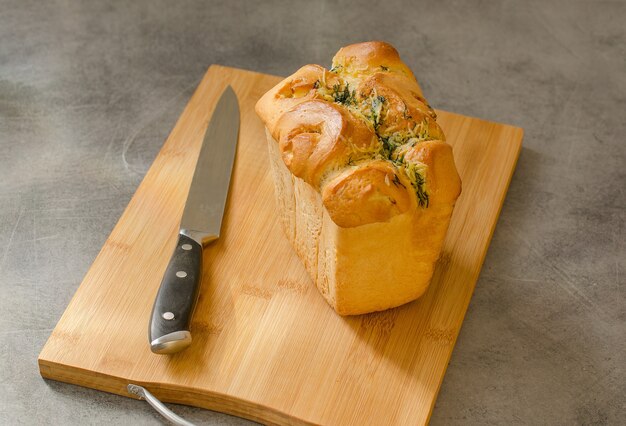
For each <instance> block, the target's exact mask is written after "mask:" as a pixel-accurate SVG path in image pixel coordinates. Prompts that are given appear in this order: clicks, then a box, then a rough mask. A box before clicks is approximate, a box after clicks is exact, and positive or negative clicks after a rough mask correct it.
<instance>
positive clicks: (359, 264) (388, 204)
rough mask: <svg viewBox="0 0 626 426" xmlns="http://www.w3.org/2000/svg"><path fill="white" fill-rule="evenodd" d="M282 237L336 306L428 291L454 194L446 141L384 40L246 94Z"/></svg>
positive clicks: (385, 301) (393, 300)
mask: <svg viewBox="0 0 626 426" xmlns="http://www.w3.org/2000/svg"><path fill="white" fill-rule="evenodd" d="M256 111H257V114H258V115H259V117H260V118H261V119H262V120H263V122H264V123H265V126H266V129H267V141H268V145H269V155H270V164H271V167H272V173H273V177H274V181H275V188H276V198H277V204H278V210H279V214H280V218H281V222H282V224H283V228H284V230H285V233H286V234H287V237H288V238H289V240H290V241H291V243H292V244H293V246H294V248H295V250H296V252H297V254H298V256H299V257H300V258H301V259H302V261H303V263H304V265H305V267H306V269H307V271H308V272H309V274H310V276H311V278H312V280H313V281H314V282H315V284H316V286H317V288H318V289H319V291H320V293H321V294H322V295H323V296H324V298H325V299H326V301H327V302H328V303H329V304H330V305H331V306H332V307H333V308H334V309H335V310H336V311H337V312H338V313H339V314H342V315H353V314H362V313H367V312H372V311H379V310H384V309H388V308H391V307H395V306H398V305H401V304H403V303H406V302H409V301H411V300H414V299H416V298H418V297H419V296H420V295H422V294H423V293H424V291H425V290H426V288H427V286H428V284H429V282H430V279H431V277H432V274H433V268H434V265H435V262H436V261H437V258H438V257H439V253H440V251H441V246H442V244H443V240H444V238H445V234H446V231H447V228H448V224H449V221H450V216H451V214H452V209H453V207H454V203H455V201H456V199H457V197H458V196H459V194H460V192H461V180H460V178H459V175H458V173H457V170H456V167H455V164H454V158H453V155H452V148H451V147H450V145H448V144H447V143H446V142H445V136H444V133H443V131H442V130H441V128H440V127H439V125H438V124H437V121H436V114H435V111H434V110H433V109H432V108H431V107H430V106H429V105H428V103H427V102H426V100H425V99H424V96H423V94H422V91H421V89H420V87H419V85H418V83H417V81H416V80H415V77H414V76H413V73H412V72H411V70H410V69H409V68H408V67H407V66H406V65H405V64H404V63H403V62H402V61H401V60H400V57H399V55H398V52H397V51H396V50H395V49H394V48H393V47H392V46H391V45H389V44H388V43H384V42H367V43H359V44H353V45H350V46H347V47H344V48H342V49H340V50H339V52H337V54H336V55H335V57H334V58H333V62H332V68H331V69H330V70H327V69H325V68H323V67H321V66H319V65H306V66H304V67H302V68H300V69H299V70H298V71H296V73H295V74H293V75H291V76H290V77H287V78H286V79H284V80H283V81H281V82H280V83H279V84H278V85H276V86H275V87H274V88H272V89H271V90H270V91H268V92H267V93H266V94H265V95H263V97H262V98H261V99H260V100H259V101H258V103H257V104H256Z"/></svg>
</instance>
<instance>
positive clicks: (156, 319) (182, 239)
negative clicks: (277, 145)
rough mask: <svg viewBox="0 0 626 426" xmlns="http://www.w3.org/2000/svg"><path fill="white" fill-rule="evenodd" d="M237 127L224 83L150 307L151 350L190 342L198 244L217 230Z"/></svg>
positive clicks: (214, 235) (235, 111) (175, 349)
mask: <svg viewBox="0 0 626 426" xmlns="http://www.w3.org/2000/svg"><path fill="white" fill-rule="evenodd" d="M238 133H239V105H238V103H237V95H235V92H234V91H233V89H232V88H231V87H230V86H228V87H227V88H226V90H224V93H222V96H221V97H220V99H219V101H218V103H217V106H216V107H215V111H214V112H213V116H212V117H211V121H210V122H209V125H208V128H207V131H206V134H205V135H204V141H203V143H202V147H201V148H200V155H199V156H198V162H197V163H196V169H195V172H194V175H193V179H192V181H191V187H190V188H189V194H188V195H187V202H186V203H185V209H184V211H183V217H182V219H181V222H180V230H179V233H178V242H177V243H176V247H175V249H174V253H173V254H172V257H171V259H170V261H169V264H168V266H167V269H166V271H165V275H164V276H163V280H162V281H161V286H160V288H159V292H158V293H157V296H156V300H155V302H154V306H153V308H152V315H151V319H150V327H149V336H148V337H149V339H150V349H151V350H152V352H154V353H157V354H172V353H176V352H179V351H182V350H183V349H185V348H186V347H188V346H189V345H190V344H191V333H190V331H189V324H190V322H191V316H192V314H193V309H194V305H195V303H196V298H197V295H198V288H199V287H200V281H201V279H202V249H203V247H204V246H205V245H207V244H209V243H211V242H213V241H215V240H216V239H218V238H219V236H220V228H221V225H222V217H223V216H224V207H225V205H226V197H227V195H228V188H229V184H230V176H231V172H232V167H233V162H234V160H235V152H236V149H237V136H238Z"/></svg>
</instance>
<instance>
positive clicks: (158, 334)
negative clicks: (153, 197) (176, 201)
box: [149, 234, 202, 354]
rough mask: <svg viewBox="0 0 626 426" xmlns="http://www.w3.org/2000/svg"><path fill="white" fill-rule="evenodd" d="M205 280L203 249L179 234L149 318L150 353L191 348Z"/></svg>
mask: <svg viewBox="0 0 626 426" xmlns="http://www.w3.org/2000/svg"><path fill="white" fill-rule="evenodd" d="M201 278H202V246H201V245H200V244H198V243H197V242H196V241H195V240H193V239H191V238H189V237H188V236H186V235H183V234H179V235H178V242H177V243H176V248H175V249H174V253H173V254H172V258H171V259H170V263H169V264H168V265H167V270H166V271H165V275H164V276H163V281H161V287H159V292H158V293H157V296H156V300H155V301H154V307H153V308H152V315H151V318H150V328H149V339H150V349H151V350H152V352H154V353H156V354H171V353H176V352H179V351H182V350H183V349H185V348H186V347H187V346H189V345H190V344H191V333H190V332H189V324H190V323H191V315H192V314H193V309H194V305H195V304H196V298H197V296H198V288H199V287H200V280H201Z"/></svg>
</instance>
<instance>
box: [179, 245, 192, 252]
mask: <svg viewBox="0 0 626 426" xmlns="http://www.w3.org/2000/svg"><path fill="white" fill-rule="evenodd" d="M180 248H182V249H183V250H187V251H189V250H191V244H183V245H182V246H180Z"/></svg>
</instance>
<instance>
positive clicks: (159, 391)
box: [37, 357, 316, 426]
mask: <svg viewBox="0 0 626 426" xmlns="http://www.w3.org/2000/svg"><path fill="white" fill-rule="evenodd" d="M37 363H38V365H39V373H40V374H41V377H42V378H44V379H48V380H54V381H57V382H63V383H68V384H71V385H75V386H82V387H87V388H90V389H94V390H98V391H102V392H107V393H110V394H114V395H119V396H123V397H127V398H131V399H137V400H139V399H140V398H138V397H137V396H135V395H133V394H130V393H129V392H128V391H127V388H126V387H127V386H128V384H131V383H132V384H135V385H139V386H142V387H144V388H146V389H149V391H150V393H152V394H153V395H154V396H155V397H156V398H158V399H159V400H160V401H161V402H167V403H172V404H180V405H189V406H193V407H199V408H203V409H206V410H211V411H215V412H220V413H225V414H229V415H232V416H236V417H241V418H245V419H248V420H251V421H254V422H258V423H262V424H266V425H297V426H300V425H301V426H310V425H315V424H316V423H313V422H311V421H307V420H304V419H301V418H298V417H295V416H292V415H288V414H287V413H285V412H283V411H280V410H277V409H275V408H272V407H268V406H265V405H261V404H258V403H255V402H252V401H250V400H247V399H243V398H237V397H233V396H232V395H223V394H220V393H218V392H208V393H207V392H206V390H202V391H201V392H200V391H197V390H195V389H194V388H193V387H182V386H178V385H175V384H172V383H163V382H148V381H141V380H132V379H129V378H125V377H120V376H114V375H110V374H104V373H100V372H98V371H94V370H85V369H83V368H80V367H74V366H68V365H65V364H60V363H56V362H54V361H50V360H47V359H44V358H42V357H39V358H38V360H37ZM112 383H114V385H113V384H112Z"/></svg>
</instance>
